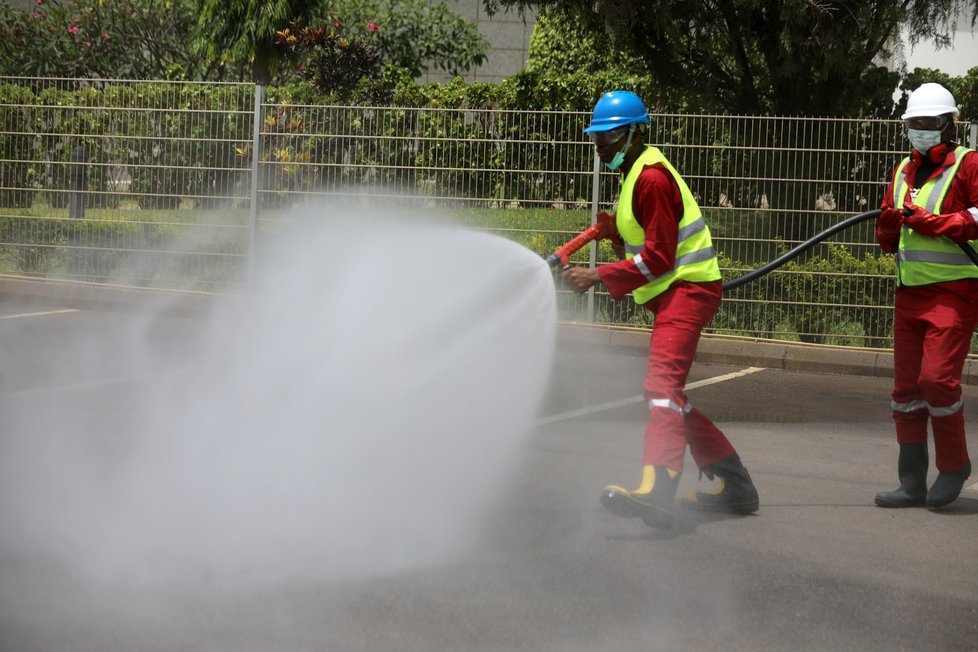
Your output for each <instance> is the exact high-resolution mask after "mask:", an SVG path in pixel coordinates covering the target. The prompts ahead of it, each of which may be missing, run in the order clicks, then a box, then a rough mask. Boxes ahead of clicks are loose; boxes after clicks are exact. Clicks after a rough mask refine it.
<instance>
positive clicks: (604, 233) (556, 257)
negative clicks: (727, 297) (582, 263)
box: [547, 209, 978, 290]
mask: <svg viewBox="0 0 978 652" xmlns="http://www.w3.org/2000/svg"><path fill="white" fill-rule="evenodd" d="M881 212H882V211H881V210H879V209H876V210H871V211H866V212H865V213H860V214H859V215H853V216H852V217H848V218H846V219H844V220H842V221H841V222H839V223H838V224H835V225H833V226H830V227H829V228H827V229H825V230H824V231H822V232H821V233H818V234H816V235H814V236H812V237H811V238H809V239H808V240H805V241H804V242H802V243H801V244H799V245H798V246H797V247H795V248H794V249H792V250H791V251H788V252H786V253H784V254H782V255H781V256H778V257H777V258H775V259H774V260H772V261H771V262H769V263H767V264H766V265H763V266H761V267H758V268H757V269H755V270H753V271H751V272H748V273H747V274H744V275H743V276H740V277H738V278H735V279H733V280H731V281H727V282H726V283H724V284H723V289H724V290H733V289H735V288H738V287H740V286H741V285H746V284H747V283H750V282H751V281H754V280H757V279H759V278H761V277H762V276H765V275H767V274H769V273H770V272H772V271H774V270H775V269H777V268H778V267H781V266H782V265H784V264H785V263H787V262H788V261H789V260H792V259H794V258H797V257H798V256H799V255H801V254H802V253H804V252H806V251H808V250H809V249H811V248H812V247H814V246H815V245H817V244H819V243H820V242H822V241H824V240H826V239H827V238H830V237H832V236H833V235H835V234H836V233H838V232H839V231H844V230H846V229H848V228H849V227H851V226H854V225H856V224H860V223H862V222H866V221H868V220H873V219H876V218H877V217H879V214H880V213H881ZM904 214H905V215H908V216H909V215H910V211H909V210H904ZM609 232H610V230H609V227H608V225H607V224H605V223H602V222H597V223H595V224H592V225H591V226H590V227H589V228H588V229H587V230H585V231H584V232H583V233H581V234H579V235H577V236H575V237H574V238H573V239H572V240H570V241H569V242H568V243H567V244H565V245H563V246H562V247H559V248H558V249H557V250H556V251H554V252H553V253H552V254H550V255H549V256H548V257H547V264H548V265H550V266H551V267H555V266H556V265H557V264H558V263H561V264H562V267H563V268H566V267H567V266H569V264H570V262H569V261H570V256H571V254H573V253H574V252H575V251H577V250H578V249H580V248H582V247H583V246H584V245H586V244H588V243H589V242H591V241H592V240H601V239H603V238H606V237H608V234H609ZM957 245H958V246H959V247H961V250H962V251H964V253H965V255H967V256H968V258H969V259H970V260H971V262H973V263H974V264H975V265H976V266H978V252H975V250H974V249H972V247H971V245H969V244H968V243H966V242H959V243H957Z"/></svg>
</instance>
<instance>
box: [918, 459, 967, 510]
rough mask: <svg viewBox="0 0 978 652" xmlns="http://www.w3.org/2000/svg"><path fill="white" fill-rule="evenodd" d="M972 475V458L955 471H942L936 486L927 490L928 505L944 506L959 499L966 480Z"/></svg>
mask: <svg viewBox="0 0 978 652" xmlns="http://www.w3.org/2000/svg"><path fill="white" fill-rule="evenodd" d="M969 475H971V460H968V461H967V462H965V463H964V466H962V467H961V468H960V469H958V470H957V471H955V472H954V473H940V474H938V476H937V480H935V481H934V486H932V487H931V488H930V491H928V492H927V506H928V507H932V508H935V509H936V508H938V507H944V506H945V505H950V504H951V503H953V502H954V501H955V500H957V497H958V495H959V494H960V493H961V488H962V487H964V481H965V480H967V479H968V476H969Z"/></svg>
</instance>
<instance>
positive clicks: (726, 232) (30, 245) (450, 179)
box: [0, 78, 978, 346]
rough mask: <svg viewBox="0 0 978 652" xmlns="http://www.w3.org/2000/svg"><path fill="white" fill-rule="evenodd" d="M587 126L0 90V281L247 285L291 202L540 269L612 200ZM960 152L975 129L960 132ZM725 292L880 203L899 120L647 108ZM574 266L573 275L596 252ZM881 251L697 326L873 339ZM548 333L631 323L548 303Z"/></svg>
mask: <svg viewBox="0 0 978 652" xmlns="http://www.w3.org/2000/svg"><path fill="white" fill-rule="evenodd" d="M587 118H588V116H587V114H585V113H573V112H537V111H533V112H530V111H504V110H498V109H493V108H479V107H475V106H472V107H466V108H433V107H352V106H325V105H318V104H314V103H310V102H298V101H295V100H293V99H291V98H289V97H288V95H287V94H286V92H285V91H284V90H283V89H274V88H268V89H266V88H263V87H260V86H254V85H252V84H191V83H170V82H132V81H118V80H68V79H25V78H0V273H5V274H17V275H26V276H33V277H43V278H58V279H65V280H71V281H87V282H96V283H114V284H120V285H127V286H142V287H158V288H167V289H189V290H195V291H206V292H216V293H240V292H244V291H246V284H247V278H248V274H249V272H250V271H251V270H253V268H254V263H255V260H256V258H258V257H259V256H260V253H261V246H262V242H263V239H264V237H265V235H266V234H267V233H268V231H269V229H273V228H275V225H276V224H277V223H279V222H280V221H281V220H283V219H288V217H289V215H290V211H291V210H293V209H294V207H296V206H299V205H304V204H308V203H309V202H322V201H323V200H324V198H326V199H328V201H329V202H331V203H333V204H336V203H337V202H343V201H346V202H351V203H354V204H357V205H362V203H363V202H369V203H372V204H375V205H380V204H385V205H386V206H388V207H391V206H396V207H398V208H400V209H404V208H406V207H412V206H413V207H418V208H421V207H424V209H425V210H426V211H429V212H432V211H434V212H438V213H439V214H441V215H444V216H445V217H446V218H448V219H453V220H456V221H460V222H462V223H465V224H468V225H470V226H472V227H473V228H479V229H487V230H492V231H494V232H498V233H500V234H503V235H505V236H506V237H509V238H511V239H514V240H516V241H518V242H520V243H522V244H524V245H525V246H527V247H530V248H531V249H534V250H536V251H537V252H538V253H540V254H541V255H543V254H546V253H548V252H550V251H552V250H553V249H554V248H555V247H557V246H558V245H560V244H561V243H562V242H564V241H566V240H567V239H568V238H570V237H571V236H572V235H573V234H575V233H576V232H579V231H580V230H581V229H582V228H584V227H585V226H586V225H587V224H589V223H590V221H591V216H592V214H593V213H594V211H596V210H597V209H599V208H600V209H605V208H608V207H610V206H611V204H612V203H613V201H614V199H615V195H616V192H617V186H618V178H617V176H616V175H614V174H612V173H608V172H603V171H601V170H600V168H599V166H598V165H597V162H596V160H595V158H594V153H593V148H592V147H591V146H590V144H589V143H588V142H587V140H586V139H584V138H583V136H582V134H581V129H582V127H583V126H584V125H585V124H586V122H587ZM960 129H961V133H960V137H961V140H962V142H964V143H967V144H970V145H972V146H973V145H974V143H975V142H976V140H978V133H976V131H978V130H976V125H961V126H960ZM647 140H648V141H650V142H651V143H652V144H655V145H657V146H659V147H660V148H662V149H663V151H664V152H665V153H666V155H667V156H668V157H669V159H670V160H671V161H672V163H673V164H674V165H675V166H676V167H677V168H678V169H679V171H680V172H681V173H682V174H683V176H684V178H685V179H686V181H687V183H688V184H689V185H690V187H691V188H692V190H693V192H694V193H695V194H696V196H697V198H698V199H699V201H700V203H701V205H702V206H703V209H704V212H705V214H706V217H707V220H708V222H709V223H710V225H711V229H712V230H713V235H714V241H715V244H716V247H717V249H718V251H719V252H720V254H721V267H722V269H723V272H724V277H725V278H726V279H730V278H734V277H736V276H739V275H740V274H743V273H744V272H745V271H747V270H750V269H752V268H756V267H758V266H760V265H762V264H764V263H765V262H767V261H769V260H771V259H772V258H774V257H776V256H778V255H779V254H781V253H783V252H784V251H786V250H788V249H790V248H791V247H793V246H794V245H796V244H798V243H800V242H802V241H804V240H807V239H808V238H810V237H811V236H813V235H815V234H816V233H818V232H820V231H822V230H824V229H825V228H827V227H829V226H831V225H833V224H835V223H837V222H838V221H840V220H842V219H844V218H846V217H848V216H850V215H853V214H855V213H862V212H865V211H867V210H871V209H872V208H875V207H877V206H878V204H879V201H880V198H881V196H882V193H883V191H884V189H885V186H886V182H887V180H888V178H889V175H890V173H891V171H892V168H893V165H894V164H895V163H896V162H897V161H898V160H899V159H900V158H901V157H902V156H903V155H904V153H905V151H906V148H907V144H906V141H905V136H904V134H903V129H902V125H901V123H900V122H898V121H883V120H844V119H813V118H784V117H762V116H721V115H680V114H665V115H655V116H653V121H652V126H651V129H650V133H649V137H648V138H647ZM588 256H589V252H587V251H584V252H581V254H580V258H579V260H580V261H581V262H583V263H585V264H586V263H588V262H589V261H593V262H595V263H596V264H601V263H603V262H606V261H608V260H610V259H611V252H610V248H608V247H607V246H606V245H599V246H596V247H595V248H594V249H593V250H592V251H591V252H590V259H589V257H588ZM892 276H893V261H892V257H890V256H886V255H883V254H881V252H880V251H879V249H878V247H876V245H875V240H874V238H873V234H872V224H871V223H865V224H862V225H860V226H858V227H855V228H852V229H850V230H848V231H845V232H843V233H840V234H839V235H838V236H835V237H834V238H833V239H831V240H830V241H828V242H826V243H825V244H823V245H819V246H818V247H815V248H813V249H812V250H811V251H809V252H808V253H806V254H805V255H804V256H803V257H801V258H799V259H798V260H796V261H793V262H792V263H790V264H788V265H786V266H785V267H783V268H781V269H779V270H778V271H776V272H774V273H771V274H769V275H767V276H765V277H763V278H762V279H761V280H759V281H757V282H754V283H751V284H748V285H746V286H744V287H742V288H740V289H738V290H735V291H732V292H730V293H728V295H727V296H726V297H725V301H724V304H723V306H722V308H721V311H720V313H718V315H717V317H716V319H715V320H714V322H713V324H712V326H711V331H712V332H716V333H728V334H740V335H748V336H754V337H766V338H779V339H792V340H803V341H811V342H825V343H837V344H848V345H868V346H889V343H890V339H889V338H890V334H891V330H892V325H891V316H890V312H891V311H890V308H889V307H890V305H891V294H892ZM560 305H561V311H562V316H563V318H565V319H574V320H593V321H598V322H606V323H631V324H644V323H647V320H648V317H647V316H646V315H645V313H644V311H642V310H640V309H637V308H636V307H635V306H634V305H632V304H630V303H629V302H617V301H612V300H611V299H610V298H609V297H608V296H607V295H605V294H603V293H601V292H597V293H591V294H589V295H588V296H585V297H578V296H576V295H573V294H572V293H570V292H566V291H563V290H560Z"/></svg>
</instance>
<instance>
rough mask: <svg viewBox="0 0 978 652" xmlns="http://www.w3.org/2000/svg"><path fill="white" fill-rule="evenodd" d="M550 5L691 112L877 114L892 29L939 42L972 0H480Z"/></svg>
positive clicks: (891, 78) (891, 82) (490, 4)
mask: <svg viewBox="0 0 978 652" xmlns="http://www.w3.org/2000/svg"><path fill="white" fill-rule="evenodd" d="M483 2H484V4H485V6H486V9H487V10H488V11H489V12H490V14H491V13H494V12H496V11H498V10H500V9H501V8H504V7H515V8H518V9H519V10H524V9H526V8H527V7H531V6H537V7H556V8H561V9H565V10H568V11H571V12H574V13H575V14H577V15H578V16H581V17H582V20H583V21H584V24H588V25H599V26H600V29H601V30H603V31H604V32H605V33H606V34H607V35H608V39H609V40H608V42H609V43H614V44H615V47H616V48H618V49H620V51H621V52H622V53H623V54H626V55H629V56H637V57H639V58H641V59H642V60H643V61H645V62H646V64H647V66H648V69H649V71H650V73H651V75H652V78H653V80H654V81H655V83H656V84H657V85H658V86H659V87H661V89H663V90H664V91H666V92H672V93H680V94H682V95H684V96H685V97H686V98H687V102H688V103H689V105H690V106H691V107H693V108H699V109H701V110H707V109H709V110H722V111H724V112H729V113H739V114H769V113H773V114H778V115H811V116H852V115H860V116H865V115H870V114H871V113H876V114H886V113H887V109H890V110H892V107H890V106H887V103H886V102H885V101H881V98H885V96H886V94H887V90H886V89H887V87H888V88H889V92H892V89H893V88H895V87H896V83H897V77H898V73H889V72H888V71H886V70H885V69H884V68H882V67H881V66H880V65H878V64H877V62H878V61H881V60H882V59H886V58H887V57H889V56H890V55H891V48H892V47H893V44H894V43H895V42H896V41H895V38H894V36H895V35H896V34H898V33H899V28H900V26H901V25H904V24H907V25H909V26H910V27H911V33H912V34H913V38H914V40H915V41H916V40H923V39H933V40H936V41H938V42H940V41H941V40H942V39H945V40H946V39H947V38H948V34H949V32H950V30H951V29H953V28H954V26H955V25H954V16H956V15H957V13H958V11H959V10H960V11H962V13H964V12H967V15H969V16H970V17H971V24H972V25H974V23H975V17H976V15H978V0H945V1H944V2H940V3H937V2H930V1H929V0H903V1H902V2H892V1H886V0H870V1H864V2H855V1H853V0H789V1H787V2H786V1H785V0H713V1H710V2H707V3H706V4H704V3H703V2H702V1H701V0H658V1H654V2H648V1H647V0H597V2H593V1H592V0H483Z"/></svg>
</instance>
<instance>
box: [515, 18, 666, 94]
mask: <svg viewBox="0 0 978 652" xmlns="http://www.w3.org/2000/svg"><path fill="white" fill-rule="evenodd" d="M517 83H518V84H520V86H521V87H522V88H524V89H525V90H524V94H525V95H526V96H527V97H528V98H533V100H534V101H535V102H536V106H537V108H541V109H555V110H579V111H590V110H591V108H592V107H593V106H594V102H595V100H596V99H597V98H598V97H599V96H600V95H601V94H602V93H603V92H605V91H607V90H610V89H612V88H627V89H629V90H632V91H634V92H636V93H638V94H639V96H641V97H649V98H651V97H655V96H656V95H655V93H653V85H652V80H651V76H650V71H649V69H648V67H647V66H646V65H645V62H644V61H643V60H642V59H641V58H640V57H636V56H633V55H629V54H626V53H620V52H618V51H617V49H616V48H613V47H611V42H610V41H609V40H608V39H606V38H604V37H603V34H602V33H601V31H600V30H599V29H597V27H596V26H595V25H594V24H590V25H588V24H587V23H586V21H585V19H582V17H581V16H579V15H578V14H575V13H572V12H569V11H566V10H551V11H546V12H544V13H542V14H541V15H540V16H539V18H538V19H537V22H536V24H535V25H534V28H533V34H532V36H531V37H530V48H529V52H528V53H527V63H526V68H525V69H524V70H523V71H522V72H521V73H518V74H517ZM657 99H659V100H660V101H664V100H665V98H661V97H660V98H657ZM676 99H677V100H678V99H679V98H676Z"/></svg>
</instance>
